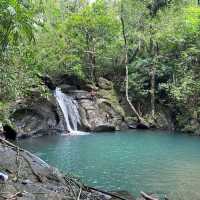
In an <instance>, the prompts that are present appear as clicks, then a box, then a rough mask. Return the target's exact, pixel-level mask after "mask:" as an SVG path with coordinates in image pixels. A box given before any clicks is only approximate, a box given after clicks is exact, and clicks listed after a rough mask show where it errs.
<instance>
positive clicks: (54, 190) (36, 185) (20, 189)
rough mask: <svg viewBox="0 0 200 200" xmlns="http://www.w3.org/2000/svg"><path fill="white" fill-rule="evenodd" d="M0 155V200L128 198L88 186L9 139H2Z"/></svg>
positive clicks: (0, 141) (108, 199) (110, 199)
mask: <svg viewBox="0 0 200 200" xmlns="http://www.w3.org/2000/svg"><path fill="white" fill-rule="evenodd" d="M0 155H1V156H0V163H1V166H0V174H1V175H2V176H1V178H0V200H4V199H16V200H18V199H19V200H37V199H38V200H64V199H66V200H73V199H74V200H77V199H79V200H86V199H87V200H114V199H125V197H123V194H119V193H115V194H114V196H112V194H111V193H110V194H109V193H104V192H103V191H102V192H101V191H99V190H95V188H94V189H92V188H90V187H86V186H84V185H83V184H82V183H81V182H79V181H77V180H76V179H75V178H73V177H71V176H66V175H63V174H61V173H60V172H59V171H58V169H56V168H54V167H51V166H49V165H48V164H47V163H45V162H44V161H42V160H41V159H40V158H38V157H36V156H35V155H33V154H31V153H30V152H28V151H25V150H23V149H20V148H19V147H17V146H15V145H13V144H11V143H9V142H7V141H6V140H2V139H0ZM4 177H6V179H4ZM117 196H120V197H121V198H118V197H117ZM126 196H127V193H126ZM127 197H130V198H127V200H128V199H130V200H131V199H133V198H132V197H131V196H130V195H129V196H127Z"/></svg>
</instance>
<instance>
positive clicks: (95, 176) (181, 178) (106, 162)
mask: <svg viewBox="0 0 200 200" xmlns="http://www.w3.org/2000/svg"><path fill="white" fill-rule="evenodd" d="M20 145H21V146H22V147H24V148H26V149H27V150H30V151H31V152H33V153H35V154H36V155H38V156H39V157H41V158H42V159H44V160H45V161H46V162H48V163H49V164H51V165H53V166H55V167H57V168H59V169H60V170H62V171H64V172H70V173H73V174H74V175H77V176H79V177H80V178H81V180H82V181H83V182H85V183H86V184H88V185H90V186H95V187H97V188H101V189H104V190H126V191H129V192H131V193H132V194H134V196H138V195H139V192H140V191H141V190H143V191H145V192H154V193H158V194H163V193H164V194H167V195H168V196H169V197H171V199H173V200H174V199H177V200H179V199H180V200H183V199H187V200H200V138H199V137H194V136H188V135H180V134H170V133H167V132H162V131H156V132H154V131H127V132H116V133H99V134H90V135H85V136H51V137H50V136H48V137H43V138H31V139H27V140H23V141H20Z"/></svg>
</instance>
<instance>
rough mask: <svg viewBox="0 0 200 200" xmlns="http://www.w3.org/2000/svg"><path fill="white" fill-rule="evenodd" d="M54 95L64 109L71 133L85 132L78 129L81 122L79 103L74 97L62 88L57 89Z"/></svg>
mask: <svg viewBox="0 0 200 200" xmlns="http://www.w3.org/2000/svg"><path fill="white" fill-rule="evenodd" d="M54 96H55V98H56V100H57V102H58V104H59V106H60V108H61V110H62V113H63V115H64V118H65V122H66V125H67V130H68V131H69V133H70V134H71V135H80V134H83V132H80V131H78V124H80V115H79V111H78V103H77V102H76V101H74V100H73V98H72V97H70V96H67V95H65V94H64V93H62V91H61V89H60V88H56V89H55V91H54Z"/></svg>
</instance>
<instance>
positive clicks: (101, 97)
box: [68, 78, 127, 132]
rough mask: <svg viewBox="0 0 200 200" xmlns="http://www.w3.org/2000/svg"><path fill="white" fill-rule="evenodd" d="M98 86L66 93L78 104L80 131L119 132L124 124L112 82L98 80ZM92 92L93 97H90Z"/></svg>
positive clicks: (122, 111) (123, 115)
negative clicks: (80, 122)
mask: <svg viewBox="0 0 200 200" xmlns="http://www.w3.org/2000/svg"><path fill="white" fill-rule="evenodd" d="M98 86H99V87H97V86H93V87H92V86H90V88H91V89H90V90H88V91H86V90H74V91H71V92H70V91H68V95H72V96H73V97H74V98H75V99H76V100H77V102H78V104H79V108H80V109H79V111H80V116H81V121H82V129H83V130H89V131H95V132H102V131H114V130H120V129H121V128H122V127H123V128H127V126H122V124H123V122H124V117H125V114H124V110H123V109H122V108H121V106H120V104H119V101H118V98H117V95H116V93H115V91H114V88H113V84H112V82H110V81H108V80H106V79H103V78H100V79H99V83H98ZM93 90H94V93H95V95H93V96H92V95H91V91H93Z"/></svg>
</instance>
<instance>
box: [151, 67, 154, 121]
mask: <svg viewBox="0 0 200 200" xmlns="http://www.w3.org/2000/svg"><path fill="white" fill-rule="evenodd" d="M150 84H151V90H150V93H151V115H152V118H153V119H155V66H154V64H151V65H150Z"/></svg>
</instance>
